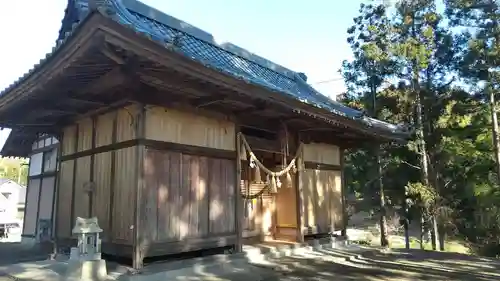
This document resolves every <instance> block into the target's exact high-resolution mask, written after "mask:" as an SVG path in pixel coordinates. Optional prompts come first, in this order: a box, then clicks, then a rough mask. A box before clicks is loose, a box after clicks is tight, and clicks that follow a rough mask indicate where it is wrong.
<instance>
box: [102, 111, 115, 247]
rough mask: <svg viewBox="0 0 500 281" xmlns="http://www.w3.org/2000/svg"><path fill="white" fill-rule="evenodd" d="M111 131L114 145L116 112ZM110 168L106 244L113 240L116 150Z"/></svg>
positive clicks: (112, 151)
mask: <svg viewBox="0 0 500 281" xmlns="http://www.w3.org/2000/svg"><path fill="white" fill-rule="evenodd" d="M112 126H113V129H112V132H111V144H115V143H116V142H117V141H116V139H117V135H118V134H117V127H118V110H115V112H114V113H113V125H112ZM110 153H111V167H110V171H109V177H110V178H111V180H110V184H109V213H108V233H105V237H106V239H107V242H111V241H112V240H113V238H114V237H113V210H114V205H115V173H116V159H115V158H116V150H115V149H113V150H111V152H110Z"/></svg>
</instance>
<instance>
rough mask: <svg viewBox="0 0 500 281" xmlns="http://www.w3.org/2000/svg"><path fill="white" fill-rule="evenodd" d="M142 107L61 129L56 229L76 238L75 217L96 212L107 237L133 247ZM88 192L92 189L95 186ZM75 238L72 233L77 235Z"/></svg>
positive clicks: (59, 236)
mask: <svg viewBox="0 0 500 281" xmlns="http://www.w3.org/2000/svg"><path fill="white" fill-rule="evenodd" d="M138 113H139V107H138V106H137V105H132V106H128V107H126V108H122V109H119V110H116V111H113V112H109V113H105V114H102V115H98V116H93V117H87V118H84V119H82V120H78V121H77V122H76V123H75V124H73V125H70V126H68V127H66V128H65V129H64V131H63V138H62V143H61V149H62V151H61V154H62V155H61V156H62V157H61V161H62V162H61V164H60V172H59V177H60V178H59V189H58V195H57V202H58V203H57V204H58V207H59V208H57V223H56V233H57V237H58V238H60V239H65V238H72V235H71V229H72V227H73V224H74V221H75V219H76V217H77V216H80V217H90V216H96V217H97V218H98V220H99V225H100V226H101V227H102V228H103V230H104V233H103V240H104V241H105V242H113V243H117V244H125V245H132V243H133V235H132V229H133V225H134V215H133V214H134V208H133V206H134V204H135V203H134V202H135V200H134V194H135V193H134V192H135V190H136V188H137V178H136V174H137V173H136V169H137V155H136V147H137V146H136V145H137V144H136V143H135V144H134V143H127V141H130V140H134V139H136V136H137V134H136V128H137V120H138V118H137V117H138ZM92 186H93V188H92V192H90V193H89V187H92ZM73 238H74V237H73Z"/></svg>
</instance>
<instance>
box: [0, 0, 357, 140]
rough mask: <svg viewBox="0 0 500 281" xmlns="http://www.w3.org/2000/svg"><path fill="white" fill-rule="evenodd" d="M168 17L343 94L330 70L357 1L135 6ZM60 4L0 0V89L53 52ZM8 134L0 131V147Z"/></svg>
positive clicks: (175, 0) (168, 1) (159, 1)
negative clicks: (302, 73)
mask: <svg viewBox="0 0 500 281" xmlns="http://www.w3.org/2000/svg"><path fill="white" fill-rule="evenodd" d="M142 2H144V3H145V4H148V5H150V6H153V7H155V8H157V9H159V10H161V11H163V12H165V13H167V14H169V15H171V16H174V17H176V18H178V19H181V20H183V21H185V22H188V23H190V24H192V25H194V26H196V27H198V28H201V29H203V30H205V31H207V32H210V33H211V34H213V36H214V37H215V39H216V40H217V42H220V43H222V42H231V43H234V44H236V45H238V46H240V47H242V48H245V49H247V50H249V51H251V52H253V53H255V54H257V55H259V56H262V57H264V58H267V59H269V60H271V61H274V62H276V63H278V64H281V65H283V66H285V67H288V68H290V69H292V70H294V71H297V72H304V73H306V75H307V76H308V81H309V83H311V84H312V85H313V86H314V87H315V88H317V89H318V90H319V91H320V92H322V93H324V94H326V95H329V96H335V95H336V94H339V93H341V92H342V91H343V89H344V85H343V82H342V81H341V80H336V81H330V82H328V83H318V82H322V81H326V80H332V79H338V78H340V76H339V74H338V73H337V70H338V69H339V68H340V65H341V63H342V60H344V59H349V58H350V57H351V52H350V49H349V46H348V45H347V43H346V30H347V28H348V27H349V26H350V25H351V23H352V18H353V17H354V16H356V15H357V11H358V8H359V4H360V3H361V2H363V1H362V0H349V1H332V0H311V1H285V0H272V1H269V0H253V1H227V0H211V1H207V0H184V1H179V0H142ZM66 3H67V0H44V1H36V0H15V1H0V36H1V37H0V38H2V47H1V48H2V49H1V52H0V89H4V88H5V87H7V86H8V85H9V84H11V83H12V82H14V81H15V80H17V79H18V78H19V77H20V76H22V75H23V74H24V73H25V72H27V71H28V70H29V69H30V68H31V67H32V66H33V65H34V64H36V63H37V62H38V61H39V60H40V59H41V58H43V57H45V54H46V53H47V52H50V50H51V49H52V47H53V46H54V43H55V39H56V37H57V33H58V31H59V28H60V24H61V20H62V18H63V15H64V9H65V7H66ZM7 135H8V130H2V131H0V147H2V146H3V143H4V142H5V138H6V137H7Z"/></svg>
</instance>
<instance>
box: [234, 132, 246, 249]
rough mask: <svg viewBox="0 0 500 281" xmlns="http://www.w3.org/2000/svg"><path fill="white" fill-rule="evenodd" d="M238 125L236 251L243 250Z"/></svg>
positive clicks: (236, 138)
mask: <svg viewBox="0 0 500 281" xmlns="http://www.w3.org/2000/svg"><path fill="white" fill-rule="evenodd" d="M239 131H240V129H239V127H238V126H236V128H235V133H236V137H235V142H236V144H235V147H236V165H235V166H236V177H235V178H236V182H235V185H234V187H235V196H236V198H235V201H236V202H235V204H234V205H235V215H234V218H235V220H236V245H235V250H236V252H238V253H239V252H242V251H243V220H244V217H243V216H244V214H243V197H242V195H241V160H240V155H241V139H240V134H239Z"/></svg>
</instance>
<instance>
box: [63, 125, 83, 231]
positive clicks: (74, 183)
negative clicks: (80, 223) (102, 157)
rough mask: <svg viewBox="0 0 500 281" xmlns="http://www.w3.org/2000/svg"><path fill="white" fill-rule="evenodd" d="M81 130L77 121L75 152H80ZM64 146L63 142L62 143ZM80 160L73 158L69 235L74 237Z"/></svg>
mask: <svg viewBox="0 0 500 281" xmlns="http://www.w3.org/2000/svg"><path fill="white" fill-rule="evenodd" d="M79 131H80V125H79V124H78V123H76V125H75V147H74V151H73V153H77V152H78V141H79V140H78V135H79ZM61 148H62V144H61ZM77 162H78V158H75V159H73V179H72V183H71V215H70V218H69V220H70V222H69V237H73V232H72V229H73V226H74V225H73V224H74V223H75V189H76V169H77V167H76V166H77V165H76V163H77Z"/></svg>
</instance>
